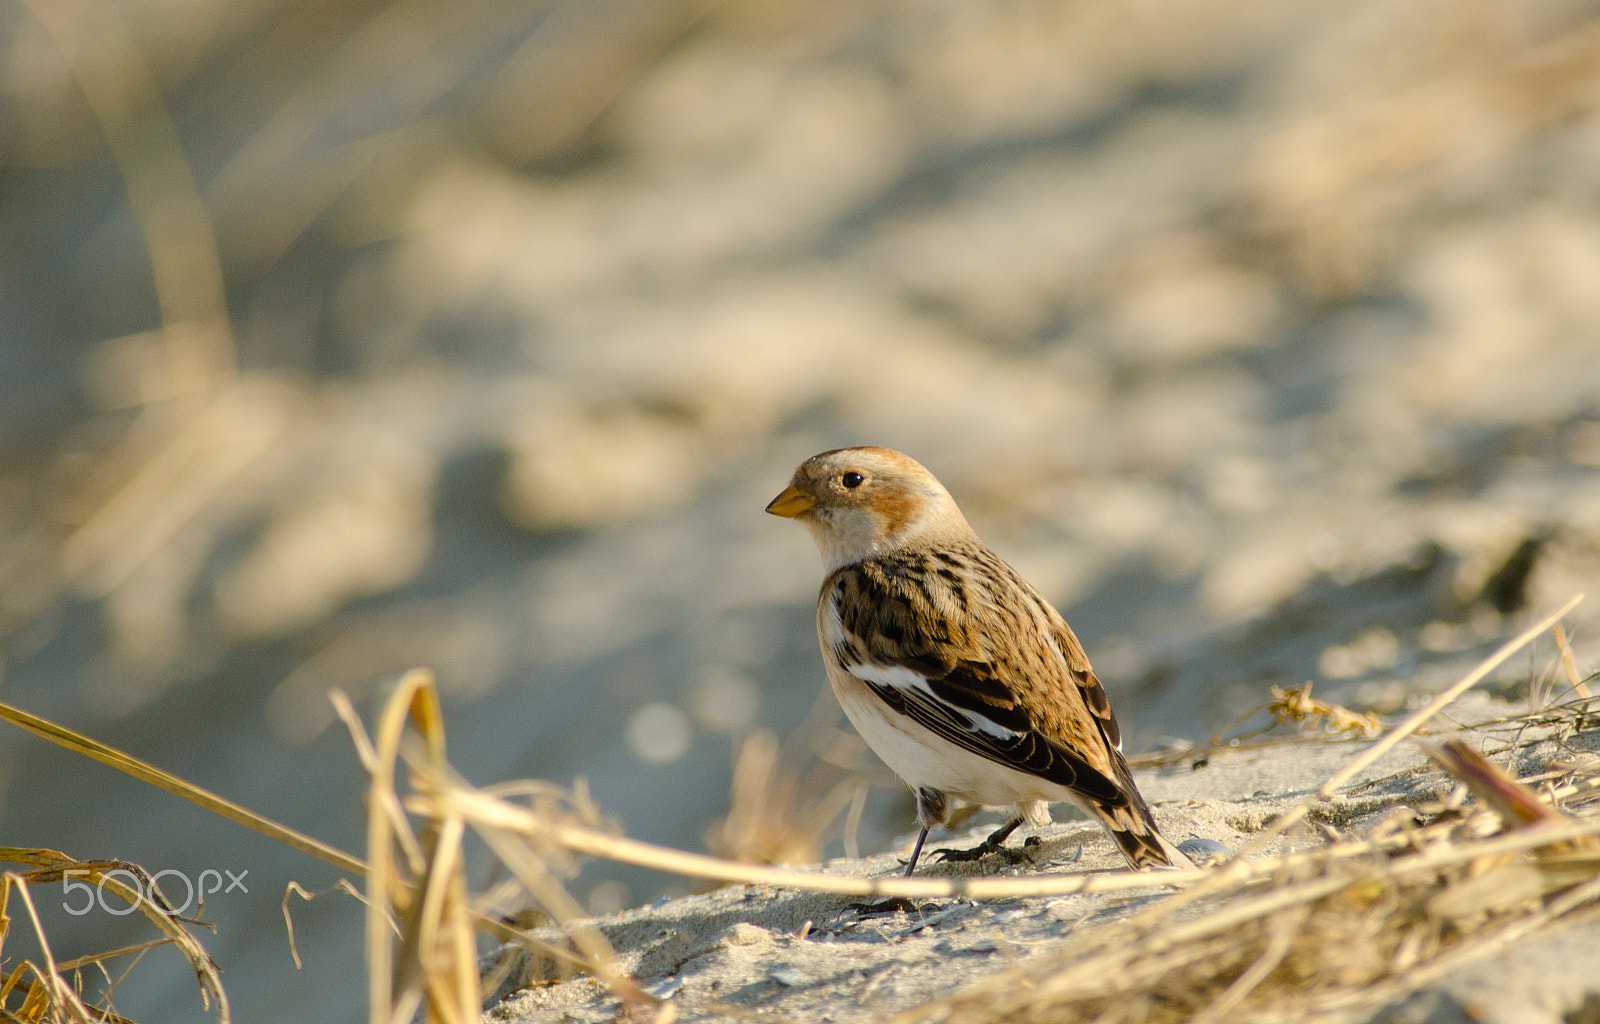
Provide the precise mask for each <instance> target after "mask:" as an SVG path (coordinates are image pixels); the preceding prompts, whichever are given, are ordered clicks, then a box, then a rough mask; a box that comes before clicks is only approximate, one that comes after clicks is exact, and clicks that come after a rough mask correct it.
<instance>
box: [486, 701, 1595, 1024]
mask: <svg viewBox="0 0 1600 1024" xmlns="http://www.w3.org/2000/svg"><path fill="white" fill-rule="evenodd" d="M1516 710H1517V708H1516V707H1514V706H1512V705H1509V704H1505V703H1503V702H1500V701H1497V700H1493V699H1491V698H1488V697H1486V696H1483V695H1481V694H1479V695H1473V696H1472V697H1471V698H1469V699H1465V700H1462V701H1460V702H1458V703H1457V704H1456V705H1454V707H1453V708H1452V710H1451V715H1452V717H1454V718H1455V719H1456V720H1457V721H1459V722H1463V723H1476V722H1481V721H1488V720H1490V719H1492V718H1495V717H1497V716H1503V715H1507V714H1510V713H1513V712H1515V711H1516ZM1429 739H1430V741H1432V742H1437V741H1438V740H1439V739H1440V736H1438V735H1434V736H1431V737H1430V738H1429ZM1522 739H1523V741H1524V744H1525V745H1524V746H1521V747H1519V748H1518V751H1517V754H1516V756H1515V758H1514V763H1515V765H1516V768H1517V770H1518V771H1519V772H1521V773H1523V774H1531V773H1534V772H1537V771H1539V770H1541V768H1542V767H1543V766H1545V765H1547V764H1548V763H1549V762H1550V761H1551V760H1552V759H1553V758H1556V757H1570V756H1571V754H1572V751H1573V750H1574V749H1578V750H1593V749H1595V748H1600V734H1597V733H1596V732H1594V731H1590V732H1587V733H1580V734H1578V735H1577V736H1572V737H1568V738H1567V740H1566V742H1565V745H1561V744H1557V743H1555V742H1553V741H1548V740H1547V739H1545V738H1544V737H1542V736H1541V735H1539V734H1538V733H1537V732H1536V731H1531V732H1529V733H1527V734H1524V736H1523V737H1522ZM1360 747H1361V744H1360V743H1352V742H1325V743H1309V744H1308V743H1298V744H1287V745H1278V746H1273V747H1270V748H1267V749H1261V750H1251V751H1221V752H1217V753H1212V754H1208V755H1207V756H1206V757H1205V758H1204V759H1199V758H1193V759H1186V760H1183V761H1181V762H1179V763H1176V764H1174V765H1171V766H1169V767H1167V768H1165V769H1163V770H1160V771H1145V772H1141V773H1139V775H1138V782H1139V785H1140V788H1141V790H1142V791H1143V792H1144V793H1145V794H1146V795H1147V796H1148V797H1149V799H1150V801H1151V803H1152V806H1153V808H1154V811H1155V814H1156V817H1157V819H1158V821H1159V822H1160V824H1161V826H1162V829H1163V832H1164V833H1165V834H1166V835H1167V836H1169V837H1171V838H1173V839H1174V840H1185V839H1189V838H1194V837H1203V838H1206V839H1212V840H1216V841H1220V842H1221V843H1223V844H1225V845H1226V846H1228V847H1229V848H1230V849H1232V850H1240V849H1242V848H1243V847H1244V846H1245V844H1247V843H1248V842H1250V840H1251V839H1252V836H1253V835H1254V834H1255V833H1256V832H1258V831H1260V829H1261V828H1262V825H1263V823H1264V822H1266V821H1268V820H1270V818H1271V817H1273V816H1275V815H1277V814H1279V813H1282V812H1283V811H1285V810H1287V809H1288V808H1289V807H1291V806H1293V805H1294V804H1295V803H1297V802H1299V801H1301V800H1303V799H1305V798H1306V797H1307V796H1308V795H1310V794H1311V793H1313V792H1314V791H1315V790H1316V788H1317V787H1318V786H1320V785H1321V784H1322V782H1323V781H1324V780H1325V779H1327V778H1328V777H1329V776H1330V775H1332V774H1333V773H1334V772H1335V771H1337V770H1338V769H1339V768H1340V767H1341V766H1342V765H1343V764H1345V763H1346V762H1348V760H1349V759H1350V758H1351V757H1352V756H1354V754H1355V753H1356V752H1357V751H1358V750H1359V749H1360ZM1451 786H1452V783H1451V781H1450V780H1449V778H1448V777H1447V776H1446V775H1444V773H1443V772H1441V771H1440V770H1438V769H1437V768H1435V767H1432V766H1431V763H1430V762H1428V761H1427V760H1426V758H1424V757H1423V756H1422V755H1421V753H1420V751H1419V750H1417V749H1416V747H1415V746H1414V745H1410V744H1407V745H1403V746H1401V747H1399V748H1396V749H1395V750H1394V751H1392V752H1390V753H1389V754H1388V755H1386V756H1385V757H1383V758H1382V759H1380V760H1379V761H1378V762H1376V763H1375V764H1373V765H1372V766H1371V767H1370V768H1368V769H1366V770H1365V771H1363V772H1362V773H1361V774H1360V775H1359V776H1357V777H1356V778H1355V779H1353V780H1352V781H1351V783H1350V784H1349V786H1347V787H1346V788H1345V790H1344V794H1345V795H1341V796H1338V797H1336V798H1334V799H1333V800H1330V801H1326V802H1323V803H1319V804H1318V805H1317V806H1316V807H1315V809H1314V811H1313V813H1312V815H1311V817H1310V819H1309V821H1310V824H1309V825H1308V826H1307V827H1305V828H1302V829H1301V830H1300V831H1299V832H1297V833H1291V834H1290V835H1289V836H1286V837H1275V838H1273V839H1272V840H1270V841H1269V842H1268V843H1267V844H1265V846H1264V847H1263V848H1262V849H1261V850H1259V851H1257V855H1258V856H1265V855H1270V854H1273V853H1279V852H1284V851H1285V850H1287V849H1290V848H1295V849H1306V848H1310V847H1312V846H1315V845H1318V844H1320V843H1322V842H1324V841H1326V840H1327V839H1328V838H1329V837H1332V836H1339V835H1361V834H1363V833H1364V832H1366V831H1368V830H1370V829H1371V828H1372V827H1373V825H1374V824H1375V823H1377V822H1379V821H1381V820H1384V819H1386V818H1390V817H1391V816H1392V814H1393V813H1394V809H1395V808H1397V807H1402V806H1404V807H1408V808H1411V809H1413V810H1414V809H1417V808H1421V807H1427V806H1429V805H1433V804H1436V803H1438V802H1439V801H1441V800H1442V799H1444V798H1445V797H1446V796H1447V795H1448V794H1449V792H1450V790H1451ZM989 827H992V826H989ZM985 832H986V828H985V827H978V828H974V829H973V830H971V831H970V832H965V833H962V834H959V835H952V836H945V837H939V836H937V834H936V836H935V839H936V840H937V841H948V842H949V843H951V845H953V846H957V847H965V846H969V845H972V844H974V843H976V842H978V841H979V840H981V838H982V836H983V835H984V834H985ZM1035 834H1036V835H1037V836H1038V837H1039V838H1040V839H1041V840H1042V843H1041V844H1040V845H1039V847H1038V848H1037V849H1036V850H1035V853H1034V858H1035V863H1034V864H1033V865H1031V866H1023V867H1017V868H1004V869H999V870H1003V871H1009V872H1024V873H1032V872H1055V871H1060V872H1081V871H1096V870H1102V869H1107V868H1120V867H1121V861H1120V858H1118V857H1117V854H1116V851H1115V849H1114V847H1113V846H1112V845H1111V843H1110V842H1109V841H1108V840H1107V839H1106V838H1105V836H1104V834H1103V833H1102V832H1101V830H1100V829H1099V827H1098V826H1096V825H1093V824H1090V823H1088V822H1084V821H1074V822H1058V823H1056V824H1052V825H1049V826H1046V827H1045V828H1042V829H1040V830H1039V831H1038V832H1037V833H1035ZM907 842H908V838H906V837H903V839H902V842H901V845H900V848H898V849H896V850H894V851H892V852H888V853H884V854H880V855H877V856H873V857H868V858H864V859H860V860H846V859H839V860H831V861H828V862H827V863H826V864H823V865H821V866H820V870H821V871H823V872H824V873H828V874H846V875H861V876H873V875H882V874H893V873H897V872H898V866H897V865H900V864H903V863H904V860H903V858H904V856H905V855H906V854H907V853H908V847H907V845H906V843H907ZM988 869H989V870H990V871H994V870H997V865H996V864H995V863H990V864H989V865H988ZM970 870H982V868H976V867H974V868H971V869H969V868H967V867H965V866H960V867H958V866H954V865H944V866H936V867H930V868H929V869H928V871H927V873H937V874H956V875H959V874H963V873H967V872H969V871H970ZM1162 898H1163V890H1161V889H1159V888H1156V887H1152V889H1151V890H1150V891H1147V892H1131V893H1118V894H1096V895H1075V896H1065V897H1055V898H1031V899H998V900H983V901H971V900H960V899H956V900H950V899H946V900H926V901H921V902H920V903H919V905H918V906H917V908H916V910H915V911H914V912H910V913H907V912H891V913H874V912H871V911H870V910H869V911H863V910H862V909H861V905H860V904H859V903H856V904H855V905H854V906H852V903H853V901H852V900H850V899H848V898H844V897H835V896H828V895H820V894H809V893H800V892H792V891H779V890H773V889H770V888H766V887H756V886H730V887H726V888H723V889H718V890H716V891H714V892H709V893H705V894H702V895H696V896H690V897H684V898H680V899H674V900H662V901H659V902H657V903H655V904H653V905H651V906H648V907H642V908H638V909H634V910H629V911H625V912H622V913H618V914H613V915H610V916H607V917H604V918H600V919H598V921H597V923H598V924H599V926H600V927H601V929H602V930H603V931H604V932H605V933H606V935H607V936H608V937H609V938H610V940H611V941H612V942H613V943H614V944H615V946H616V948H617V949H618V951H619V953H620V955H621V959H622V962H623V964H624V965H625V966H626V967H627V968H628V969H629V970H631V971H633V972H634V974H635V976H636V977H637V978H638V980H639V981H640V983H641V984H642V985H643V986H644V987H645V988H646V990H647V991H649V992H651V993H652V994H655V995H658V996H662V997H670V998H671V999H672V1000H673V1002H674V1005H675V1006H676V1008H677V1010H678V1012H679V1014H680V1018H679V1019H681V1020H687V1021H732V1020H752V1019H765V1020H786V1021H801V1020H804V1021H818V1022H837V1024H856V1022H861V1024H865V1022H870V1021H882V1020H884V1019H886V1018H887V1017H888V1016H889V1015H891V1014H893V1013H895V1012H898V1011H902V1010H906V1009H908V1008H911V1007H915V1006H917V1005H920V1004H922V1003H925V1002H927V1001H929V1000H931V999H934V998H937V997H939V996H943V995H947V994H949V993H951V992H954V991H957V990H959V989H961V988H963V987H965V986H967V985H969V984H971V983H973V982H976V981H978V980H980V979H983V978H986V977H988V976H991V975H994V974H996V973H997V972H1001V971H1004V970H1006V969H1007V968H1008V967H1011V966H1013V965H1015V964H1017V963H1020V962H1025V961H1027V960H1028V959H1030V958H1033V957H1039V956H1042V955H1046V954H1049V953H1052V952H1059V951H1061V950H1063V949H1069V948H1071V946H1072V944H1073V943H1074V942H1075V941H1077V940H1079V939H1081V938H1083V937H1084V936H1085V935H1086V934H1088V933H1089V932H1092V931H1093V930H1094V929H1096V928H1100V927H1103V926H1104V925H1106V924H1108V923H1111V922H1114V921H1118V920H1121V919H1123V918H1125V917H1126V916H1128V915H1130V914H1132V913H1134V912H1135V911H1137V910H1139V909H1140V908H1142V907H1145V906H1147V905H1149V904H1150V902H1151V901H1156V900H1160V899H1162ZM540 934H542V935H543V936H544V937H547V938H556V937H557V935H556V933H554V932H544V933H540ZM528 970H529V968H527V967H526V965H524V968H523V974H524V979H522V980H525V977H526V974H527V971H528ZM533 970H534V971H539V970H540V968H537V967H535V968H533ZM514 984H515V982H511V983H508V987H512V986H513V985H514ZM1597 999H1600V923H1597V922H1595V921H1594V920H1593V918H1592V917H1591V918H1590V919H1589V920H1588V921H1587V923H1584V924H1580V925H1576V926H1568V927H1559V928H1554V929H1551V930H1548V931H1546V932H1542V933H1536V934H1534V935H1532V936H1530V937H1528V938H1526V939H1525V940H1523V941H1522V942H1520V943H1518V944H1517V945H1515V946H1513V947H1511V948H1510V949H1507V950H1503V951H1500V952H1498V953H1497V954H1495V955H1494V956H1493V958H1492V959H1490V960H1488V961H1487V962H1483V963H1476V964H1473V965H1471V966H1470V967H1466V968H1462V969H1460V970H1457V971H1455V972H1454V973H1451V974H1449V975H1448V976H1446V977H1444V978H1442V979H1440V980H1436V981H1433V982H1431V983H1429V984H1428V985H1426V986H1425V987H1421V988H1419V989H1418V990H1417V991H1415V992H1413V993H1411V994H1410V995H1408V996H1406V997H1404V998H1403V999H1400V1000H1392V999H1386V1000H1384V1001H1382V1002H1380V1003H1378V1004H1376V1005H1365V1006H1357V1007H1355V1008H1353V1009H1350V1010H1347V1011H1344V1012H1341V1013H1338V1014H1332V1015H1325V1016H1322V1017H1319V1018H1317V1019H1319V1020H1328V1021H1335V1020H1337V1021H1351V1022H1355V1021H1366V1020H1371V1021H1374V1022H1380V1021H1381V1022H1384V1024H1391V1022H1392V1024H1402V1022H1405V1024H1422V1022H1424V1021H1427V1022H1431V1024H1454V1022H1457V1021H1461V1022H1468V1021H1476V1022H1492V1024H1571V1022H1573V1021H1580V1020H1582V1021H1587V1020H1589V1019H1591V1018H1590V1017H1586V1016H1582V1014H1584V1013H1589V1012H1591V1011H1592V1009H1593V1006H1594V1004H1595V1001H1596V1000H1597ZM619 1008H620V1007H619V1004H618V1002H617V1001H616V999H615V998H614V997H613V996H612V995H611V994H610V993H609V992H608V991H607V990H606V989H605V988H604V987H603V986H601V985H600V984H599V983H597V982H595V981H593V980H591V979H588V978H582V977H579V978H575V979H568V980H561V981H549V980H547V981H541V982H536V983H534V984H533V986H532V987H530V988H527V989H525V990H523V991H520V992H512V993H510V994H508V995H507V996H506V998H505V999H504V1001H503V1002H501V1003H499V1005H496V1006H494V1007H493V1008H492V1009H491V1010H490V1011H489V1012H488V1013H487V1014H486V1016H485V1018H484V1019H485V1021H492V1022H497V1024H500V1022H516V1024H555V1022H584V1024H589V1022H594V1024H598V1022H602V1021H610V1020H614V1019H615V1018H616V1015H617V1014H618V1012H619Z"/></svg>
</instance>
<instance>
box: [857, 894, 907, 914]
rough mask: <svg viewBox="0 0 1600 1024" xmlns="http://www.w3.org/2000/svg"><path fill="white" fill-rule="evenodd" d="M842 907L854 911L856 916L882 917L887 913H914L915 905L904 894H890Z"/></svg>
mask: <svg viewBox="0 0 1600 1024" xmlns="http://www.w3.org/2000/svg"><path fill="white" fill-rule="evenodd" d="M844 909H846V910H852V911H854V912H855V915H856V916H857V917H883V916H885V915H888V914H915V913H916V912H917V905H916V904H915V903H912V902H911V901H910V900H908V899H906V898H905V897H904V896H891V897H887V898H885V899H881V900H873V901H872V902H870V903H865V902H863V903H852V904H850V905H849V906H847V907H845V908H844Z"/></svg>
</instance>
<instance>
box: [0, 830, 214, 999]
mask: <svg viewBox="0 0 1600 1024" xmlns="http://www.w3.org/2000/svg"><path fill="white" fill-rule="evenodd" d="M0 861H4V862H7V863H11V864H31V865H34V869H33V870H31V871H21V872H17V871H8V872H6V873H5V875H4V876H3V881H0V947H3V945H4V939H5V934H6V930H7V927H8V926H9V923H10V921H9V918H7V917H6V914H5V909H6V905H7V902H8V901H9V898H10V894H11V892H12V890H13V889H15V890H16V892H17V894H18V896H19V898H21V899H22V901H23V902H24V904H26V906H27V908H28V915H29V917H30V918H31V919H32V921H33V926H34V932H35V934H36V935H37V936H38V939H39V948H40V949H41V950H42V951H43V955H44V958H45V967H44V969H43V970H41V969H40V968H39V967H38V966H36V965H34V964H32V963H28V962H26V961H24V962H23V963H22V964H21V965H19V966H18V967H16V968H14V969H13V970H12V971H11V972H10V974H9V975H5V976H4V981H3V982H0V1009H3V1007H4V1005H5V1001H6V998H7V996H9V995H10V993H11V992H12V990H13V989H14V988H15V987H16V986H17V985H18V984H20V983H21V981H22V979H23V977H24V974H25V973H31V974H32V975H33V978H34V981H33V983H32V984H31V985H30V988H29V991H28V994H27V996H26V997H25V998H24V1000H23V1009H19V1010H17V1011H15V1012H16V1015H17V1016H18V1017H21V1018H22V1019H24V1020H35V1019H38V1020H46V1019H51V1020H58V1019H64V1018H62V1017H61V1013H62V1012H63V1011H65V1012H66V1013H67V1014H68V1015H69V1017H70V1018H71V1019H78V1016H79V1014H80V1013H81V1012H88V1011H84V1010H83V1005H82V1002H81V1001H80V1000H79V999H78V998H77V996H76V995H75V994H73V986H69V985H67V984H66V981H65V979H64V978H62V977H61V972H62V971H64V970H74V969H77V968H80V967H83V966H87V965H89V964H95V965H101V964H103V963H104V962H105V961H106V960H109V959H112V958H113V957H117V956H122V955H124V954H127V953H131V952H137V951H141V950H144V949H148V948H150V947H151V946H156V945H165V944H168V943H170V944H172V945H174V946H176V947H177V948H178V950H179V952H181V953H182V954H183V955H184V957H185V958H187V959H188V961H189V965H190V966H191V967H192V968H193V969H194V973H195V979H196V981H197V983H198V985H199V987H200V998H201V1001H202V1002H203V1003H204V1004H205V1006H206V1007H207V1008H210V1007H211V1006H212V1005H213V1004H214V1005H215V1006H216V1008H217V1019H218V1021H219V1022H220V1024H228V1021H229V1020H230V1014H229V1010H228V997H227V994H226V993H225V992H223V990H222V980H221V978H220V977H219V976H218V970H217V965H216V962H215V961H213V960H212V959H211V957H210V955H209V954H207V953H206V951H205V950H204V949H203V948H202V947H201V946H200V943H199V942H197V941H196V940H195V938H194V936H193V935H191V934H189V931H188V930H187V929H186V928H184V927H183V925H184V923H185V919H183V918H180V917H178V916H177V915H176V914H175V913H173V912H172V911H170V910H168V909H166V908H165V907H162V906H158V905H157V904H156V903H155V902H153V898H152V897H154V898H159V892H158V891H157V890H156V887H155V885H154V883H153V881H152V880H151V879H150V877H149V874H148V872H146V871H145V870H144V869H143V868H141V867H139V866H138V865H136V864H130V863H127V862H125V861H115V860H101V861H80V860H76V859H74V858H72V857H69V856H67V855H66V854H64V853H60V852H58V851H56V850H40V849H28V848H20V847H0ZM119 874H128V875H132V876H133V877H134V878H137V879H139V880H140V883H141V887H142V888H134V887H132V886H129V885H128V884H127V883H125V882H123V881H122V879H121V878H119V877H118V875H119ZM74 875H81V876H82V878H83V880H84V882H85V883H87V884H90V885H93V886H94V887H95V888H96V889H97V890H101V891H106V892H110V893H111V894H112V895H114V896H117V897H119V898H120V899H122V900H124V901H126V902H127V903H128V905H129V906H130V907H133V908H135V909H137V910H138V911H139V912H140V913H142V914H144V916H145V917H146V918H148V919H149V920H150V922H151V923H152V924H154V925H155V926H156V928H157V929H159V930H160V931H161V933H162V935H163V936H164V938H162V939H159V940H155V941H153V942H149V943H143V944H141V945H138V946H132V947H127V948H124V949H117V950H112V951H109V952H106V953H101V954H96V955H93V956H86V957H79V958H77V959H75V960H72V961H70V962H67V963H62V964H57V963H56V962H55V959H54V957H53V955H52V954H51V952H50V943H49V940H48V938H47V937H46V936H45V933H44V930H43V928H42V927H41V925H40V923H39V919H38V916H37V915H36V914H35V912H34V906H33V900H32V897H31V896H30V895H29V892H28V887H29V885H30V884H34V885H45V884H56V883H60V882H62V881H65V880H66V879H68V878H69V877H72V876H74ZM62 993H65V995H66V996H67V997H69V998H70V1001H67V1002H63V1001H62V998H61V994H62ZM46 1007H48V1008H50V1009H53V1010H54V1011H55V1013H54V1015H53V1016H49V1017H46V1016H43V1015H39V1014H37V1013H36V1014H35V1016H29V1012H30V1011H29V1009H28V1008H32V1010H33V1011H39V1010H42V1009H43V1008H46ZM92 1012H93V1014H94V1019H96V1020H97V1021H98V1020H101V1019H104V1018H105V1011H100V1010H96V1011H92ZM84 1019H88V1018H84ZM118 1019H120V1018H118Z"/></svg>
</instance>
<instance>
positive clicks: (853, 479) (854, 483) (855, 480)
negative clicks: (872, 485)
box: [839, 473, 866, 490]
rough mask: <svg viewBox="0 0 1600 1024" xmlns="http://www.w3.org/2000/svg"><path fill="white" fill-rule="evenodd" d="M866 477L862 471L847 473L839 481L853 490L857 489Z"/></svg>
mask: <svg viewBox="0 0 1600 1024" xmlns="http://www.w3.org/2000/svg"><path fill="white" fill-rule="evenodd" d="M865 479H866V477H864V476H862V475H861V474H860V473H846V474H845V475H844V476H841V477H840V478H839V482H840V483H842V484H844V485H845V486H846V487H848V488H850V489H851V490H855V489H856V488H857V487H860V486H861V482H862V481H863V480H865Z"/></svg>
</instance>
